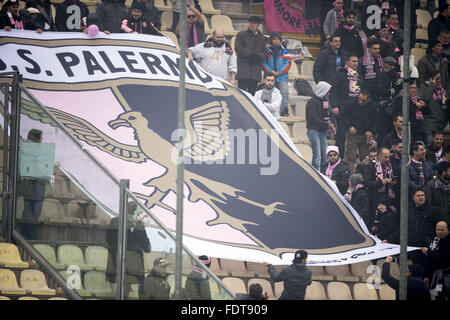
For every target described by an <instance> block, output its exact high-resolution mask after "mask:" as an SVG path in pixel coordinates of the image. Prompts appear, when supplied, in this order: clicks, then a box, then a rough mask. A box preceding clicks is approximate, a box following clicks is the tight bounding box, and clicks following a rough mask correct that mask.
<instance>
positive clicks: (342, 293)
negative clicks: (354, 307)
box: [327, 281, 353, 300]
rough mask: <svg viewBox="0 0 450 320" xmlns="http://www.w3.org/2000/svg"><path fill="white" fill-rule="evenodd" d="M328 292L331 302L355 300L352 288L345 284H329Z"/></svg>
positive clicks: (333, 282)
mask: <svg viewBox="0 0 450 320" xmlns="http://www.w3.org/2000/svg"><path fill="white" fill-rule="evenodd" d="M327 292H328V298H330V300H353V297H352V293H351V292H350V287H349V286H348V284H346V283H344V282H336V281H332V282H328V284H327Z"/></svg>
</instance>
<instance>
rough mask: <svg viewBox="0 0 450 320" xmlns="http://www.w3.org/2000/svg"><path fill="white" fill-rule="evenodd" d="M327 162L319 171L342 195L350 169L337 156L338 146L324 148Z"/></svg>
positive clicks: (344, 191)
mask: <svg viewBox="0 0 450 320" xmlns="http://www.w3.org/2000/svg"><path fill="white" fill-rule="evenodd" d="M326 152H327V157H328V163H327V164H325V165H324V166H322V170H321V172H322V173H323V174H324V175H326V176H327V177H328V178H330V179H331V181H333V182H334V183H335V184H336V186H337V187H338V189H339V191H340V192H341V194H342V195H344V194H345V193H346V192H347V187H348V178H349V177H350V170H349V168H348V165H347V163H346V162H345V161H343V160H342V159H341V158H340V157H339V148H338V147H336V146H329V147H328V148H327V150H326Z"/></svg>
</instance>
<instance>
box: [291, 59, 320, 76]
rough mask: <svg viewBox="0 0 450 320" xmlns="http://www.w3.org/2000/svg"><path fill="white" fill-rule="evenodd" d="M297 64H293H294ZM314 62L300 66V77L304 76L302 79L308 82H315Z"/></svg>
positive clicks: (309, 61) (307, 62) (302, 63)
mask: <svg viewBox="0 0 450 320" xmlns="http://www.w3.org/2000/svg"><path fill="white" fill-rule="evenodd" d="M294 63H295V62H293V64H294ZM314 63H315V61H314V60H305V61H302V62H301V64H300V75H301V76H303V77H302V79H306V80H314V76H313V69H314Z"/></svg>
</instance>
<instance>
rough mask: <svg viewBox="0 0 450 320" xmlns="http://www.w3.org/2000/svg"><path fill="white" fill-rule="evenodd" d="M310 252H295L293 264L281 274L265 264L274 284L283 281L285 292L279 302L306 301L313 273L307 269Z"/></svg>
mask: <svg viewBox="0 0 450 320" xmlns="http://www.w3.org/2000/svg"><path fill="white" fill-rule="evenodd" d="M307 258H308V252H306V251H305V250H298V251H296V252H295V255H294V260H292V264H291V265H290V266H288V267H286V268H284V269H283V270H281V272H280V273H277V272H276V271H275V267H274V266H273V265H271V264H268V263H267V262H265V263H264V264H265V265H266V266H267V267H268V271H269V275H270V279H271V280H272V281H274V282H279V281H283V284H284V286H283V288H284V289H283V292H282V293H281V296H280V299H279V300H304V299H305V293H306V287H307V286H309V285H310V284H311V282H312V281H311V277H312V272H311V270H309V269H308V268H307V267H306V260H307Z"/></svg>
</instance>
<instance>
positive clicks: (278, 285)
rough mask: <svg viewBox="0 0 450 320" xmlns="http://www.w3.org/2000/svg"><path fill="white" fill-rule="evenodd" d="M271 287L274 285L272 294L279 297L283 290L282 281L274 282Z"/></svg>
mask: <svg viewBox="0 0 450 320" xmlns="http://www.w3.org/2000/svg"><path fill="white" fill-rule="evenodd" d="M273 287H274V290H273V294H274V296H275V298H276V299H279V298H280V296H281V294H282V293H283V290H284V283H283V281H278V282H275V283H274V285H273Z"/></svg>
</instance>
